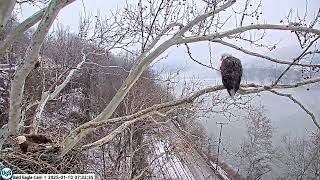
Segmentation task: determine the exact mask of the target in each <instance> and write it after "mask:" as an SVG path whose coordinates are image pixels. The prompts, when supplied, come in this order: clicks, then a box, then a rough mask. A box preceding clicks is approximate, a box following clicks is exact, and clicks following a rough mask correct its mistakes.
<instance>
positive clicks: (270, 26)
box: [176, 24, 320, 44]
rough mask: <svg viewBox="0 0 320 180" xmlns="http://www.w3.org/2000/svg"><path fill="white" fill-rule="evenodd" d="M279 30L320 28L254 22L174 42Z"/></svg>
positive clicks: (319, 33) (315, 32) (309, 30)
mask: <svg viewBox="0 0 320 180" xmlns="http://www.w3.org/2000/svg"><path fill="white" fill-rule="evenodd" d="M262 29H265V30H281V31H301V32H308V33H314V34H316V35H320V30H318V29H312V28H309V27H297V26H289V25H275V24H256V25H248V26H242V27H238V28H235V29H232V30H229V31H225V32H219V33H215V34H211V35H207V36H189V37H180V38H178V39H177V41H176V44H184V43H192V42H200V41H212V40H215V39H220V38H225V37H228V36H231V35H234V34H238V33H243V32H246V31H250V30H262Z"/></svg>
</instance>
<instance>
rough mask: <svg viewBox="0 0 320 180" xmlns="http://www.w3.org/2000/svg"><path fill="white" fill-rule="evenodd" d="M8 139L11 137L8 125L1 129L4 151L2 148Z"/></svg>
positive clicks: (0, 134)
mask: <svg viewBox="0 0 320 180" xmlns="http://www.w3.org/2000/svg"><path fill="white" fill-rule="evenodd" d="M8 137H9V127H8V124H5V125H3V126H2V127H1V128H0V150H1V149H2V146H3V144H4V142H5V141H6V139H7V138H8Z"/></svg>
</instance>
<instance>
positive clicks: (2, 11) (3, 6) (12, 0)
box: [0, 0, 16, 32]
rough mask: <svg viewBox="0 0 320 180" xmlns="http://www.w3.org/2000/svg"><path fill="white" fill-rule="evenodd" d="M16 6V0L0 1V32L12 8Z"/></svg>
mask: <svg viewBox="0 0 320 180" xmlns="http://www.w3.org/2000/svg"><path fill="white" fill-rule="evenodd" d="M15 4H16V0H2V1H0V32H1V31H2V29H3V28H4V26H5V25H6V24H7V21H8V20H9V18H10V15H11V13H12V11H13V8H14V6H15Z"/></svg>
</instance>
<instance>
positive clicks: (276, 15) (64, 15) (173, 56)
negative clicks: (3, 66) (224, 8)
mask: <svg viewBox="0 0 320 180" xmlns="http://www.w3.org/2000/svg"><path fill="white" fill-rule="evenodd" d="M125 2H126V1H125V0H114V1H107V0H77V1H76V2H75V3H72V4H71V5H69V6H67V7H66V8H64V9H63V10H62V11H61V12H60V14H59V15H58V18H57V20H56V23H55V25H56V24H57V23H61V24H63V25H64V26H66V27H69V28H70V30H71V31H73V32H76V31H77V30H78V24H79V20H80V16H81V15H84V14H86V15H87V16H90V15H95V14H96V13H97V12H99V13H100V14H101V17H103V16H108V15H110V11H115V10H116V9H117V8H119V9H121V8H122V7H123V6H124V3H125ZM127 2H128V3H129V4H130V3H134V4H136V3H137V2H138V1H137V0H127ZM244 2H245V0H238V1H237V3H236V4H235V5H234V6H233V9H234V10H241V9H243V5H244ZM253 2H254V1H253ZM255 2H259V1H255ZM306 2H307V1H305V0H263V2H262V12H263V15H262V16H263V18H262V20H263V21H265V22H267V23H274V24H279V23H280V20H282V19H284V17H285V16H286V15H287V14H288V13H289V11H290V9H291V8H292V10H293V12H294V13H295V14H296V13H299V14H300V15H301V16H302V15H303V13H304V12H305V10H306ZM307 6H308V16H307V18H309V19H310V18H311V17H314V14H316V12H317V11H318V9H319V7H320V0H308V2H307ZM39 8H40V7H36V6H30V5H24V6H22V8H21V9H17V12H18V14H19V17H20V18H21V20H22V19H24V18H26V17H28V16H30V15H32V14H33V13H34V12H36V11H37V10H39ZM224 15H225V16H228V15H229V14H228V12H225V13H224ZM229 27H230V28H232V27H234V26H233V24H230V25H228V26H227V28H229ZM53 28H54V27H53ZM318 28H319V27H318ZM293 38H294V36H292V34H290V33H283V32H279V31H271V32H268V38H267V39H266V41H267V42H268V43H270V44H271V43H273V42H274V43H275V42H278V41H281V43H280V44H279V47H280V49H279V50H277V51H278V52H280V51H281V48H284V49H286V50H285V51H286V52H289V51H288V48H294V47H297V46H295V45H294V44H292V40H293ZM241 45H242V44H241ZM190 47H191V50H192V52H193V55H194V56H195V57H196V58H199V59H200V60H202V61H204V62H208V58H209V53H208V43H207V42H205V43H195V44H192V45H190ZM211 48H212V56H213V59H214V60H217V59H219V58H220V55H221V54H222V53H223V52H229V53H231V54H233V55H235V56H237V57H240V58H243V59H246V58H250V57H248V56H246V55H244V54H242V53H240V52H236V51H234V50H233V49H229V48H225V47H222V46H220V45H211ZM248 48H252V47H248ZM185 51H186V50H185V47H184V46H182V47H172V48H170V49H169V50H168V51H167V53H169V56H168V58H167V59H166V60H162V61H161V62H160V64H161V65H163V66H166V67H173V68H174V67H176V66H178V67H181V66H183V67H186V69H190V67H192V68H191V69H192V71H193V72H194V71H197V72H202V73H203V74H206V75H205V76H207V75H209V74H210V75H209V76H211V73H213V74H215V72H212V70H210V69H203V67H199V66H198V65H195V64H193V63H192V62H190V60H189V59H188V56H187V55H186V54H185ZM277 51H276V52H277ZM260 52H261V53H267V51H260ZM280 54H281V53H280ZM282 54H283V55H284V56H285V57H294V56H295V55H296V54H297V50H293V51H292V54H289V55H288V54H285V53H282ZM286 55H287V56H286ZM217 62H218V61H214V63H215V65H217ZM197 68H198V69H197ZM208 73H209V74H208Z"/></svg>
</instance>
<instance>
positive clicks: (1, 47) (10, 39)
mask: <svg viewBox="0 0 320 180" xmlns="http://www.w3.org/2000/svg"><path fill="white" fill-rule="evenodd" d="M45 11H46V8H45V9H41V10H40V11H38V12H37V13H35V14H34V15H32V16H31V17H29V18H28V19H26V20H24V21H23V22H22V23H20V24H19V25H18V26H17V27H16V28H15V29H14V30H13V31H11V32H10V34H9V35H8V36H7V37H6V39H5V40H4V41H3V42H1V44H0V57H1V56H2V55H3V54H4V52H5V51H6V49H7V48H8V47H10V46H11V45H12V44H13V43H14V42H15V40H16V39H17V38H18V37H19V36H21V35H22V34H23V32H25V31H26V30H28V29H29V28H30V27H32V26H33V25H35V24H36V23H37V22H38V21H40V19H41V18H42V16H43V14H44V12H45Z"/></svg>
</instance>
